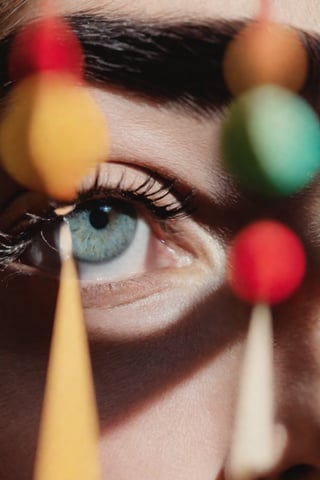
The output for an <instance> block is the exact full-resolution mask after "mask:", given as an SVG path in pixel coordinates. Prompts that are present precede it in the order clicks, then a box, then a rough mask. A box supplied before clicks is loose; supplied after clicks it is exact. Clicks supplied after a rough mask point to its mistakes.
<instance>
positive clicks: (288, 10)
mask: <svg viewBox="0 0 320 480" xmlns="http://www.w3.org/2000/svg"><path fill="white" fill-rule="evenodd" d="M270 1H271V4H272V8H273V14H274V16H275V18H276V19H277V20H278V21H280V22H285V23H288V24H291V25H293V26H296V27H300V28H302V29H305V30H311V31H317V30H319V22H318V19H319V16H320V2H319V1H318V0H304V1H303V0H302V1H301V0H300V1H292V0H289V1H284V0H270ZM39 3H40V2H39V0H11V1H10V2H4V4H3V6H2V7H1V5H0V16H1V17H2V19H3V18H5V19H6V27H7V26H8V24H9V25H10V24H11V25H12V24H13V23H15V22H16V21H21V20H22V19H23V20H27V19H29V18H32V17H34V16H35V15H37V13H38V12H39ZM52 3H53V5H54V6H55V8H57V9H58V10H59V11H60V12H63V13H70V12H74V11H79V10H94V11H96V12H97V13H98V12H99V13H104V14H106V15H107V16H109V15H111V16H112V15H116V16H119V15H122V14H123V15H128V14H129V15H131V16H137V17H140V18H141V17H142V18H148V17H149V18H159V19H161V18H166V19H168V18H172V19H173V20H174V19H181V18H184V19H189V18H191V19H196V18H203V17H211V18H219V17H220V18H230V19H231V18H241V17H253V16H254V15H255V14H256V13H257V12H258V10H259V1H258V0H237V1H234V0H224V1H223V2H222V1H220V0H197V1H196V0H135V1H134V2H129V1H128V0H127V1H125V0H55V1H52ZM17 11H19V12H18V15H17ZM23 20H22V21H23ZM11 25H10V26H9V28H10V27H11Z"/></svg>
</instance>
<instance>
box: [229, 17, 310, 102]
mask: <svg viewBox="0 0 320 480" xmlns="http://www.w3.org/2000/svg"><path fill="white" fill-rule="evenodd" d="M308 68H309V66H308V56H307V53H306V51H305V47H304V45H303V44H302V41H301V40H300V38H299V35H298V33H297V32H296V31H295V30H294V29H292V28H289V27H286V26H284V25H280V24H278V23H275V22H272V21H270V20H269V18H266V17H264V16H262V17H261V18H258V19H257V20H255V21H253V22H252V23H250V24H249V25H248V26H246V27H245V28H243V29H242V30H241V31H240V32H239V34H238V35H236V37H235V38H234V39H233V40H232V41H231V43H230V44H229V46H228V47H227V50H226V53H225V57H224V64H223V70H224V78H225V81H226V83H227V86H228V87H229V89H230V92H231V93H232V94H233V95H234V96H236V95H239V94H242V93H244V92H245V91H247V90H249V89H251V88H254V87H257V86H260V85H264V84H276V85H279V86H282V87H284V88H287V89H289V90H292V91H293V92H299V91H300V90H301V89H302V88H303V86H304V84H305V82H306V79H307V75H308Z"/></svg>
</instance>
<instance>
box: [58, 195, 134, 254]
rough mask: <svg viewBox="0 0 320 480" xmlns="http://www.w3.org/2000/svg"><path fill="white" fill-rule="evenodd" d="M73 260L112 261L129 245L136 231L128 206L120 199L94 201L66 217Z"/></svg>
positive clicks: (130, 207) (131, 207)
mask: <svg viewBox="0 0 320 480" xmlns="http://www.w3.org/2000/svg"><path fill="white" fill-rule="evenodd" d="M65 220H66V221H67V222H68V224H69V227H70V230H71V234H72V243H73V254H74V257H75V258H76V259H77V260H79V261H83V262H91V263H99V262H107V261H110V260H113V259H114V258H116V257H118V256H119V255H121V254H122V253H123V252H124V251H125V250H126V249H127V248H128V247H129V246H130V244H131V242H132V240H133V238H134V235H135V232H136V228H137V218H136V212H135V209H134V207H133V206H132V205H130V204H128V203H127V202H123V201H120V200H107V201H106V200H94V201H91V202H88V203H87V204H86V205H85V206H84V207H83V208H81V209H79V210H75V211H74V212H73V213H72V214H70V215H69V216H67V217H66V218H65Z"/></svg>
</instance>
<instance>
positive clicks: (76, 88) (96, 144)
mask: <svg viewBox="0 0 320 480" xmlns="http://www.w3.org/2000/svg"><path fill="white" fill-rule="evenodd" d="M108 147H109V139H108V132H107V127H106V122H105V120H104V117H103V114H102V113H101V112H100V110H99V108H98V106H97V105H96V104H95V102H94V100H93V99H92V97H91V95H90V94H89V92H87V90H86V89H85V88H84V87H83V86H81V85H76V84H75V83H74V79H73V78H72V77H70V76H67V75H61V74H57V73H42V74H41V75H36V76H33V77H28V78H27V79H25V80H23V81H22V82H20V83H19V84H18V85H17V86H16V87H15V88H14V89H13V91H12V92H11V96H10V97H9V101H8V107H7V110H6V111H5V113H4V116H3V119H2V122H1V124H0V158H1V160H0V161H1V164H2V166H3V168H4V170H5V171H6V172H7V173H8V174H9V175H10V176H11V177H12V178H14V179H15V180H16V181H17V182H18V183H20V184H21V185H23V186H25V187H26V188H28V189H30V190H34V191H38V192H41V193H45V194H47V195H48V196H50V197H53V198H56V199H61V200H73V199H74V198H75V196H76V194H77V189H78V187H79V183H80V182H81V180H82V179H83V177H84V176H85V175H87V174H89V173H91V172H92V169H94V168H95V167H96V165H97V164H98V163H99V162H102V161H104V160H106V157H107V155H108V149H109V148H108Z"/></svg>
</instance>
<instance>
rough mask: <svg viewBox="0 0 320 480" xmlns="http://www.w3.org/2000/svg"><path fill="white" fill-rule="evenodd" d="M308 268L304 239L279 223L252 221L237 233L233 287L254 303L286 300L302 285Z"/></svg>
mask: <svg viewBox="0 0 320 480" xmlns="http://www.w3.org/2000/svg"><path fill="white" fill-rule="evenodd" d="M305 270H306V256H305V252H304V248H303V245H302V243H301V241H300V239H299V238H298V237H297V236H296V234H295V233H293V232H292V231H291V230H290V229H289V228H287V227H286V226H284V225H282V224H281V223H279V222H275V221H271V220H263V221H258V222H255V223H252V224H251V225H249V226H247V227H246V228H244V229H243V230H242V231H241V232H240V233H239V234H238V235H237V236H236V238H235V240H234V243H233V246H232V248H231V250H230V257H229V281H230V285H231V288H232V289H233V291H234V293H235V294H236V295H237V296H238V297H240V298H241V299H242V300H245V301H247V302H250V303H253V304H255V303H259V302H264V303H268V304H270V305H272V304H275V303H278V302H281V301H283V300H285V299H286V298H288V297H289V296H290V295H291V294H292V293H293V292H294V290H296V288H297V287H298V286H299V284H300V283H301V281H302V279H303V277H304V274H305Z"/></svg>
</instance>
